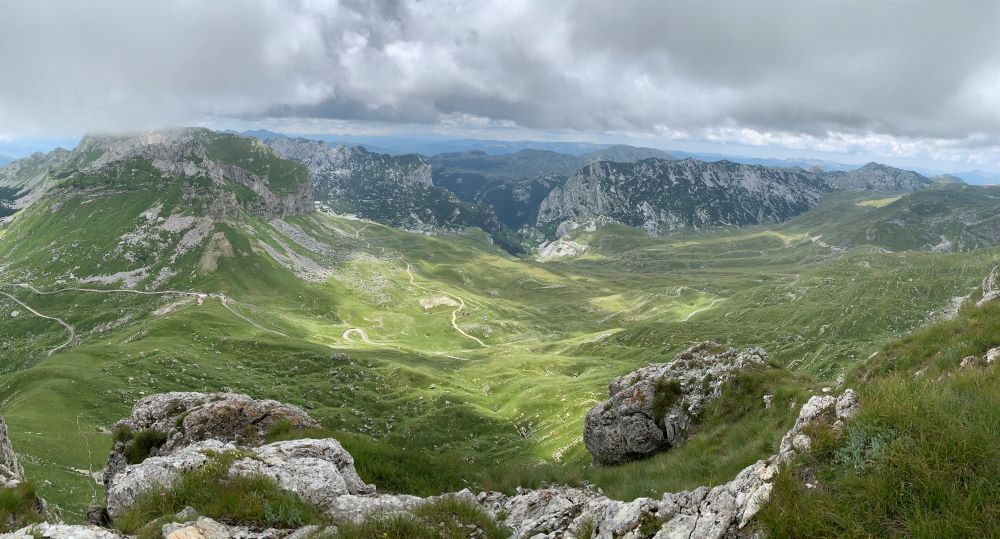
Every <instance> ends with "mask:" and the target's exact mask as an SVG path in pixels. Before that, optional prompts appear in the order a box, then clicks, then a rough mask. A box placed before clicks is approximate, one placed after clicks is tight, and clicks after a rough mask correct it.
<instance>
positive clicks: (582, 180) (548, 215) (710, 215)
mask: <svg viewBox="0 0 1000 539" xmlns="http://www.w3.org/2000/svg"><path fill="white" fill-rule="evenodd" d="M829 190H830V188H829V186H828V185H827V184H826V183H824V182H823V181H822V180H821V179H820V178H819V176H818V175H816V174H811V173H807V172H805V171H802V170H800V169H781V168H774V167H762V166H756V165H742V164H738V163H732V162H728V161H720V162H716V163H705V162H703V161H698V160H695V159H684V160H681V161H666V160H662V159H646V160H643V161H639V162H637V163H611V162H599V163H594V164H592V165H588V166H587V167H586V168H584V169H583V170H581V171H580V172H578V173H576V174H575V175H574V176H573V177H572V178H570V179H569V180H568V181H567V182H566V184H565V185H564V186H562V187H558V188H556V189H554V190H553V191H552V193H550V194H549V196H548V197H546V199H545V200H544V201H543V202H542V204H541V207H540V208H539V212H538V218H537V225H538V226H540V227H545V228H547V229H549V230H550V231H551V230H552V228H553V227H554V226H555V225H557V224H558V223H560V222H562V221H566V220H578V219H584V218H594V217H597V218H601V219H606V220H609V221H613V222H618V223H622V224H626V225H631V226H635V227H640V228H643V229H645V230H647V231H648V232H651V233H664V232H668V231H672V230H678V229H682V228H688V227H691V228H704V227H711V226H726V225H730V226H743V225H750V224H760V223H769V222H778V221H783V220H785V219H788V218H789V217H792V216H795V215H798V214H799V213H802V212H803V211H805V210H807V209H809V208H812V207H813V206H815V205H817V204H818V203H819V201H820V199H821V198H822V196H823V194H825V193H826V192H828V191H829Z"/></svg>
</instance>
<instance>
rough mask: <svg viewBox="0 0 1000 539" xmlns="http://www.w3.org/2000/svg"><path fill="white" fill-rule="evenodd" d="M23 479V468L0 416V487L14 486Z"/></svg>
mask: <svg viewBox="0 0 1000 539" xmlns="http://www.w3.org/2000/svg"><path fill="white" fill-rule="evenodd" d="M21 481H24V470H23V469H22V468H21V465H20V464H19V463H18V462H17V455H16V454H15V453H14V448H13V447H12V446H11V445H10V438H8V437H7V422H6V421H4V420H3V418H2V417H0V487H4V488H14V487H16V486H17V485H19V484H20V483H21Z"/></svg>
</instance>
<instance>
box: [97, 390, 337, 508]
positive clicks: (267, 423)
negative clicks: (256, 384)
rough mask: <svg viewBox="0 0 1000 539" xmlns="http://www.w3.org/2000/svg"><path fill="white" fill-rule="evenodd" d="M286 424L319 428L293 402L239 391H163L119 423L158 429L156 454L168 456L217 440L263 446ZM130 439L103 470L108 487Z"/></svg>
mask: <svg viewBox="0 0 1000 539" xmlns="http://www.w3.org/2000/svg"><path fill="white" fill-rule="evenodd" d="M278 422H287V424H288V425H289V426H290V427H291V428H292V429H303V428H314V427H318V426H319V423H317V422H316V420H314V419H313V418H311V417H309V415H308V414H306V413H305V412H304V411H302V410H301V409H300V408H298V407H296V406H292V405H290V404H284V403H280V402H278V401H273V400H255V399H252V398H250V397H249V396H247V395H242V394H236V393H182V392H175V393H162V394H158V395H151V396H149V397H146V398H144V399H142V400H140V401H138V402H137V403H136V404H135V406H134V407H133V408H132V414H131V416H129V417H128V418H126V419H123V420H121V421H119V422H118V423H116V424H115V427H116V429H117V428H126V429H128V430H129V431H131V432H133V433H137V432H141V431H145V430H155V431H158V432H161V433H163V434H164V435H165V438H166V441H165V442H164V443H163V444H162V445H161V446H160V447H158V448H156V449H155V450H154V453H153V455H154V456H156V455H167V454H170V453H172V452H173V451H175V450H178V449H181V448H184V447H186V446H188V445H191V444H193V443H196V442H201V441H205V440H214V441H218V442H238V443H239V444H241V445H248V446H254V445H260V444H262V443H263V442H264V438H265V436H266V434H267V431H268V429H269V428H270V427H271V426H272V425H274V424H275V423H278ZM128 443H129V442H128V441H125V440H122V441H117V442H116V443H115V446H114V448H113V449H112V451H111V455H110V456H109V457H108V465H107V468H105V472H104V485H105V488H108V489H110V487H111V484H112V482H113V480H114V477H115V476H116V475H117V474H119V473H120V472H121V471H123V470H124V469H125V468H126V466H128V461H127V459H126V456H125V452H126V449H127V445H128Z"/></svg>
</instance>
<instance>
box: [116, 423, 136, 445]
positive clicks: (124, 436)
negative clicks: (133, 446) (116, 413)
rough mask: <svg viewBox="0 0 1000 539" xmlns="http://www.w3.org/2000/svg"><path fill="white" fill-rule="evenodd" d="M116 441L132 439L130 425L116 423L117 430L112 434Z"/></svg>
mask: <svg viewBox="0 0 1000 539" xmlns="http://www.w3.org/2000/svg"><path fill="white" fill-rule="evenodd" d="M111 437H112V439H114V441H116V442H127V441H129V440H131V439H132V429H130V428H129V427H128V425H115V430H114V432H113V433H112V434H111Z"/></svg>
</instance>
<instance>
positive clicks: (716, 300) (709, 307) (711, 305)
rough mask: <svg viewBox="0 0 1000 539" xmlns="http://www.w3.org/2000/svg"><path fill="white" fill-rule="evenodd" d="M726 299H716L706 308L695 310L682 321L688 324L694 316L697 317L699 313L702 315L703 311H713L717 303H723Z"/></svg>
mask: <svg viewBox="0 0 1000 539" xmlns="http://www.w3.org/2000/svg"><path fill="white" fill-rule="evenodd" d="M725 299H726V298H716V299H713V300H712V302H711V303H709V304H708V305H706V306H704V307H702V308H700V309H695V310H693V311H691V312H689V313H688V315H687V316H685V317H684V320H682V322H687V321H688V320H690V319H691V317H692V316H694V315H696V314H698V313H700V312H702V311H707V310H709V309H711V308H712V307H714V306H715V304H716V303H718V302H720V301H723V300H725Z"/></svg>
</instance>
